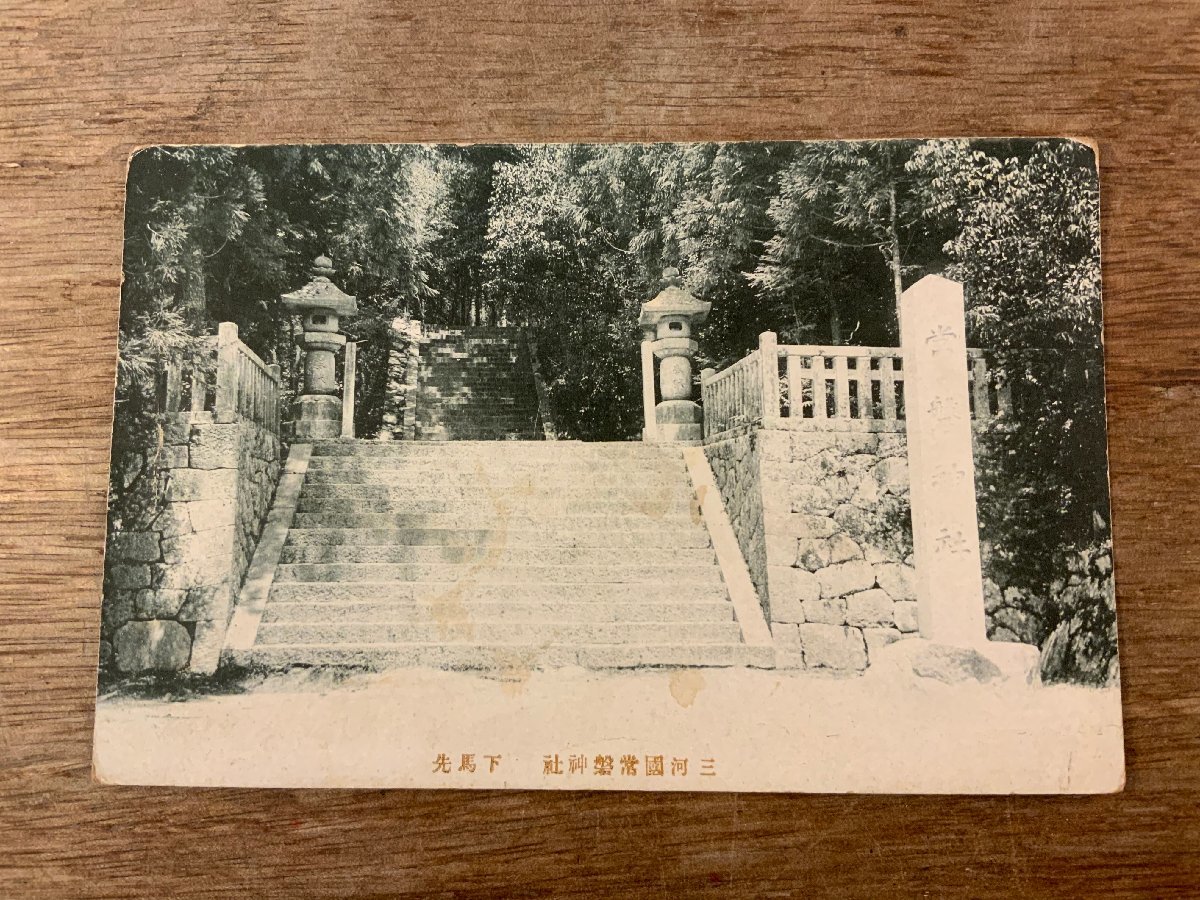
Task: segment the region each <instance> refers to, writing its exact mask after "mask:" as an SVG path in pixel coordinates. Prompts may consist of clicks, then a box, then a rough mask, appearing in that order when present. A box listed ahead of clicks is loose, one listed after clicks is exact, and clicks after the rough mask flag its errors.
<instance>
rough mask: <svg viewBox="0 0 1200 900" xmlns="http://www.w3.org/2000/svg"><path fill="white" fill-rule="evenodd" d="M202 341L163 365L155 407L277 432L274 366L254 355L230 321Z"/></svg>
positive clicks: (277, 388)
mask: <svg viewBox="0 0 1200 900" xmlns="http://www.w3.org/2000/svg"><path fill="white" fill-rule="evenodd" d="M202 343H203V345H204V347H205V349H204V350H202V351H201V353H200V354H198V355H197V356H196V357H193V358H191V359H189V360H183V359H173V360H167V361H166V362H165V363H164V364H163V392H162V400H161V404H160V408H161V409H162V410H163V411H164V412H165V413H167V415H168V416H173V417H182V418H185V419H193V418H195V419H201V418H203V419H208V418H209V417H211V419H212V421H215V422H235V421H237V420H238V419H239V418H242V419H249V420H250V421H252V422H255V423H256V424H258V425H259V426H261V427H263V428H265V429H267V430H268V431H270V432H271V433H272V434H276V435H277V434H279V413H280V383H279V382H280V379H279V366H277V365H267V364H266V363H264V362H263V361H262V360H261V359H259V358H258V354H256V353H255V352H254V351H253V350H251V349H250V348H249V347H247V346H246V345H245V344H243V343H242V342H241V340H240V339H239V338H238V328H237V325H235V324H234V323H232V322H222V323H221V324H220V326H219V327H218V329H217V334H216V336H215V337H210V338H208V339H207V340H205V341H204V342H202Z"/></svg>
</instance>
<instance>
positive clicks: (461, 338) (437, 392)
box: [416, 327, 542, 441]
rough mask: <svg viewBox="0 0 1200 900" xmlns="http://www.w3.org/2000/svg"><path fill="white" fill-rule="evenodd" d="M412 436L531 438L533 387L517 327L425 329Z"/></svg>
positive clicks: (535, 432) (535, 428)
mask: <svg viewBox="0 0 1200 900" xmlns="http://www.w3.org/2000/svg"><path fill="white" fill-rule="evenodd" d="M416 426H417V427H416V438H417V440H421V441H446V440H454V441H461V440H483V441H488V440H492V441H495V440H527V441H528V440H537V439H539V438H540V437H541V436H542V432H541V430H540V428H539V424H538V402H537V391H536V389H535V387H534V381H533V366H532V365H531V363H530V358H529V346H528V344H527V342H526V340H525V338H524V335H523V333H522V332H521V330H520V329H518V328H484V327H474V328H448V329H438V330H429V331H426V332H425V337H424V339H423V340H422V342H421V351H420V367H419V370H418V375H417V397H416Z"/></svg>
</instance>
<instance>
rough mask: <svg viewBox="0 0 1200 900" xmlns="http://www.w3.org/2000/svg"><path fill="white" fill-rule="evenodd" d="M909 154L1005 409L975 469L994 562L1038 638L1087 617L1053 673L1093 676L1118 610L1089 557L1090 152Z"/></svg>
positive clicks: (1094, 427)
mask: <svg viewBox="0 0 1200 900" xmlns="http://www.w3.org/2000/svg"><path fill="white" fill-rule="evenodd" d="M911 167H912V168H913V170H914V171H919V172H921V173H923V174H924V175H925V176H927V177H928V187H927V197H928V204H927V209H928V214H929V215H930V216H938V217H947V218H950V219H952V220H954V221H955V222H956V224H957V234H956V235H955V237H953V238H952V239H951V240H950V241H949V242H947V244H946V247H945V250H946V253H947V255H948V257H949V258H950V260H951V265H950V267H949V270H948V274H949V275H950V277H952V278H956V279H958V280H960V281H962V282H963V283H964V285H965V287H966V291H967V304H968V322H969V326H970V330H971V332H972V338H973V342H974V343H976V344H977V345H979V346H983V347H984V348H987V349H990V350H992V351H995V354H996V363H997V367H998V370H999V372H1000V375H1001V377H1003V378H1007V380H1008V381H1009V382H1010V383H1011V385H1012V390H1013V405H1014V410H1013V415H1011V416H1009V417H1005V418H1003V419H1002V420H1001V424H1000V426H999V427H997V428H996V429H994V430H993V431H992V432H990V433H989V434H987V435H985V436H984V437H983V442H984V446H985V448H986V453H985V454H984V455H983V458H982V460H981V464H980V467H979V472H978V482H979V483H978V491H979V499H980V523H981V530H982V532H983V533H984V536H985V537H986V538H987V539H988V542H989V543H990V544H991V545H992V547H993V553H992V569H993V572H994V574H995V576H996V577H997V580H999V581H1001V582H1002V583H1004V584H1007V585H1010V586H1013V587H1015V588H1017V589H1018V590H1019V592H1020V594H1021V595H1022V596H1023V597H1024V598H1025V611H1026V612H1027V613H1028V615H1029V619H1030V622H1031V626H1032V628H1033V632H1032V638H1033V639H1034V640H1036V641H1037V642H1038V643H1039V644H1041V643H1044V642H1045V641H1046V639H1047V638H1048V637H1049V635H1050V634H1051V633H1053V632H1055V631H1056V630H1057V629H1059V628H1060V626H1063V627H1065V628H1066V629H1067V630H1071V628H1072V621H1071V620H1073V619H1087V620H1088V621H1089V622H1090V624H1089V627H1088V628H1087V629H1084V632H1083V633H1084V634H1085V636H1086V640H1085V641H1084V642H1083V643H1082V644H1080V645H1079V646H1078V647H1077V648H1076V650H1075V651H1074V652H1072V653H1067V654H1065V655H1060V657H1059V671H1051V672H1049V673H1047V674H1048V675H1049V676H1050V677H1055V676H1056V675H1062V674H1063V673H1064V671H1065V670H1070V673H1073V675H1074V676H1075V677H1077V678H1078V677H1084V678H1085V679H1087V680H1095V681H1103V680H1104V678H1105V677H1107V672H1108V665H1109V663H1110V661H1111V660H1112V659H1113V658H1114V657H1115V653H1116V632H1115V627H1116V620H1115V610H1114V608H1113V605H1112V592H1111V578H1109V571H1104V566H1105V564H1104V563H1100V565H1099V568H1097V567H1096V565H1094V564H1093V563H1094V562H1095V561H1096V560H1098V559H1101V558H1103V557H1105V556H1106V555H1107V554H1108V542H1109V522H1108V506H1109V504H1108V501H1109V497H1108V478H1107V473H1108V466H1107V451H1106V440H1105V413H1104V384H1103V358H1102V350H1101V337H1100V327H1101V326H1100V322H1101V308H1100V252H1099V247H1100V243H1099V239H1100V233H1099V189H1098V181H1097V175H1096V167H1095V158H1094V155H1093V153H1092V151H1091V149H1090V148H1088V147H1086V146H1084V145H1081V144H1078V143H1075V142H1072V141H1055V142H1040V143H1037V144H1035V145H1033V146H1032V147H1026V148H1024V153H1023V154H1022V155H1021V156H1016V155H1014V156H1010V157H1008V158H1006V159H1003V160H1001V159H997V158H995V157H993V156H991V155H989V154H988V153H985V152H984V151H982V150H980V149H978V148H977V147H973V146H971V145H970V144H968V143H966V142H930V143H929V144H927V145H925V146H924V147H922V148H921V149H920V150H919V151H918V152H917V154H916V155H915V156H914V158H913V160H912V163H911ZM1080 559H1083V560H1084V562H1083V564H1082V565H1080V563H1079V560H1080ZM1107 565H1109V566H1110V565H1111V563H1108V564H1107ZM1064 572H1075V574H1074V575H1072V578H1084V577H1087V578H1091V579H1093V581H1094V582H1096V583H1095V584H1093V586H1092V587H1091V588H1088V589H1083V587H1082V586H1081V584H1080V582H1079V581H1075V582H1074V583H1070V582H1068V581H1067V579H1066V578H1064V576H1063V573H1064ZM1080 572H1082V573H1083V574H1080ZM1064 667H1065V669H1064ZM1081 673H1083V675H1082V676H1081Z"/></svg>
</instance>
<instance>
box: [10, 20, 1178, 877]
mask: <svg viewBox="0 0 1200 900" xmlns="http://www.w3.org/2000/svg"><path fill="white" fill-rule="evenodd" d="M333 5H334V4H333V3H330V2H313V0H296V2H241V3H239V2H235V0H229V2H209V0H154V2H141V3H140V2H136V0H126V2H95V3H93V2H83V0H74V2H69V0H41V2H37V0H0V298H2V301H3V306H2V307H0V316H2V320H0V333H2V334H3V337H2V338H0V896H5V897H39V898H40V897H55V898H57V897H68V896H89V897H102V896H103V897H128V896H138V897H151V898H168V897H170V898H174V897H201V896H203V897H218V896H226V895H237V896H244V897H276V896H277V897H289V898H290V897H304V896H336V897H384V896H393V895H401V894H409V895H412V896H423V897H429V896H453V897H474V896H480V897H484V896H506V897H507V896H512V897H515V896H545V897H576V896H579V897H608V896H616V895H632V896H642V897H675V896H681V895H685V894H692V893H705V892H711V893H714V894H721V893H724V894H729V895H739V896H796V897H807V896H825V895H830V896H841V895H845V896H850V895H858V896H892V895H918V896H931V897H941V896H953V895H970V896H984V895H996V896H1034V895H1042V894H1045V895H1057V896H1070V897H1092V896H1127V895H1128V896H1132V895H1144V896H1156V897H1167V896H1182V895H1184V894H1191V895H1193V896H1195V894H1196V892H1200V817H1198V814H1197V808H1196V805H1197V799H1198V796H1197V787H1198V785H1200V752H1198V751H1200V692H1198V686H1200V642H1198V640H1197V639H1198V637H1200V552H1198V551H1197V549H1196V536H1197V534H1198V533H1200V520H1198V517H1197V513H1196V510H1197V507H1198V505H1200V500H1198V497H1200V465H1198V463H1200V455H1198V450H1200V437H1198V436H1197V425H1198V424H1200V417H1198V416H1197V404H1198V403H1200V367H1198V365H1197V363H1198V361H1200V360H1198V350H1197V347H1198V345H1200V341H1198V339H1200V327H1198V326H1200V266H1198V265H1197V262H1198V260H1200V252H1198V251H1197V235H1196V232H1197V229H1198V228H1200V154H1198V153H1197V137H1198V126H1200V78H1198V75H1200V3H1196V2H1191V3H1186V2H1184V3H1171V2H1143V3H1122V4H1117V3H1111V4H1109V3H1102V2H1096V0H1091V2H1078V0H1053V2H1039V0H1031V2H1015V3H980V2H977V0H943V2H929V3H917V2H889V3H868V2H861V0H838V2H834V0H812V2H796V3H792V4H789V3H780V2H760V3H751V2H748V0H733V2H728V3H718V2H713V0H709V2H675V3H655V2H646V0H576V2H565V0H557V2H533V3H528V4H522V3H517V2H510V0H494V2H478V3H472V2H465V0H438V2H428V0H423V2H420V3H414V2H395V3H391V2H379V3H369V2H345V3H341V4H340V7H339V8H338V9H336V10H334V9H331V8H330V7H332V6H333ZM1008 134H1017V135H1073V136H1086V137H1090V138H1093V139H1094V140H1096V141H1097V142H1098V143H1099V146H1100V149H1101V167H1102V191H1103V215H1104V233H1103V240H1104V278H1105V284H1104V288H1105V301H1106V303H1105V307H1106V314H1107V322H1106V326H1107V338H1106V340H1107V346H1108V352H1109V356H1108V360H1109V379H1110V380H1109V409H1110V413H1111V432H1110V433H1111V447H1112V482H1113V497H1114V504H1115V513H1114V517H1115V530H1116V552H1117V577H1118V594H1119V615H1120V629H1121V661H1122V667H1123V668H1122V671H1123V682H1124V696H1125V704H1126V728H1127V737H1126V744H1127V749H1128V786H1127V788H1126V790H1125V792H1124V793H1123V794H1119V795H1114V796H1103V797H1092V798H1087V797H1084V798H1079V797H1070V798H1055V797H1047V798H1020V799H1006V798H976V799H973V798H930V797H920V798H906V797H834V796H785V795H764V796H755V795H741V796H738V795H732V794H721V795H700V794H695V795H676V796H671V795H660V796H655V795H652V794H601V793H561V794H551V793H534V792H514V793H505V792H487V793H483V792H480V793H469V792H435V791H420V792H404V791H386V792H385V791H307V792H303V791H275V792H270V791H240V790H177V789H133V788H101V787H98V786H96V785H93V784H92V783H91V782H90V780H89V752H90V741H91V725H92V712H93V688H94V678H95V659H96V652H97V626H98V620H99V607H100V579H101V575H100V567H101V548H102V544H103V536H104V511H105V486H106V469H107V465H108V437H109V427H110V417H111V413H112V408H111V402H112V383H113V369H114V358H115V356H114V354H115V342H116V318H117V304H118V295H119V290H118V286H119V283H120V267H121V229H122V188H123V179H124V174H125V163H126V159H127V158H128V156H129V154H130V151H131V150H132V149H133V148H134V147H137V146H139V145H144V144H152V143H163V142H271V141H306V140H319V141H384V140H396V141H404V140H432V139H436V140H480V139H484V140H591V139H646V140H650V139H668V140H694V139H713V138H730V139H732V138H742V139H787V138H817V137H885V136H910V137H924V136H939V135H946V136H951V135H1008Z"/></svg>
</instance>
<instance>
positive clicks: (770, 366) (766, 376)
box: [758, 331, 779, 428]
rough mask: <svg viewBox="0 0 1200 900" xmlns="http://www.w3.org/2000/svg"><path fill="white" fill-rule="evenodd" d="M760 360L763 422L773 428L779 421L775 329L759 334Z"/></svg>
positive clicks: (777, 342) (776, 339)
mask: <svg viewBox="0 0 1200 900" xmlns="http://www.w3.org/2000/svg"><path fill="white" fill-rule="evenodd" d="M758 360H759V365H761V366H762V423H763V427H764V428H773V427H775V426H776V425H777V424H778V422H779V340H778V338H776V336H775V332H773V331H764V332H763V333H762V334H760V335H759V336H758Z"/></svg>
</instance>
